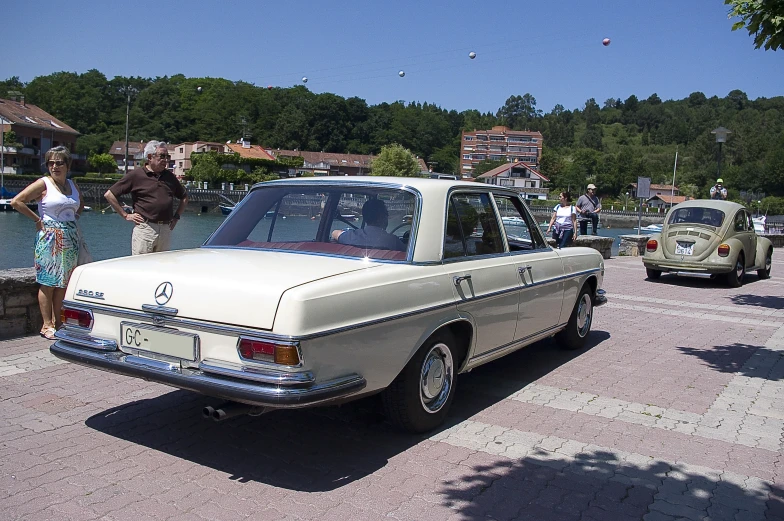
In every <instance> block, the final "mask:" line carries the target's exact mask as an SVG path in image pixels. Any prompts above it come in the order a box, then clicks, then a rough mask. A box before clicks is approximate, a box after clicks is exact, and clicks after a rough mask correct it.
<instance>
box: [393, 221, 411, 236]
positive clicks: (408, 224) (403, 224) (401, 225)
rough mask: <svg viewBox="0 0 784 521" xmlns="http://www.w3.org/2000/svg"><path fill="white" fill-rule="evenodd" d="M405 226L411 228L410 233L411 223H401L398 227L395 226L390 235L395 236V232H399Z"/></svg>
mask: <svg viewBox="0 0 784 521" xmlns="http://www.w3.org/2000/svg"><path fill="white" fill-rule="evenodd" d="M403 226H408V228H409V230H408V231H409V232H410V231H411V223H400V224H398V225H397V226H395V227H394V228H392V231H391V232H389V233H391V234H392V235H395V232H396V231H398V230H399V229H400V228H402V227H403Z"/></svg>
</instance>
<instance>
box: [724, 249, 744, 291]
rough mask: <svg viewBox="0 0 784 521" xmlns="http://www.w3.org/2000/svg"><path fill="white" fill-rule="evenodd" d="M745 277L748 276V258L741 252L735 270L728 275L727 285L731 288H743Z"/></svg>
mask: <svg viewBox="0 0 784 521" xmlns="http://www.w3.org/2000/svg"><path fill="white" fill-rule="evenodd" d="M744 275H746V257H744V256H743V252H741V253H739V254H738V258H737V259H736V260H735V269H733V270H732V271H731V272H729V273H727V285H729V287H731V288H739V287H741V285H742V284H743V276H744Z"/></svg>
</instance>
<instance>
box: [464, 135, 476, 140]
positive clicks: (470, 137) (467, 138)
mask: <svg viewBox="0 0 784 521" xmlns="http://www.w3.org/2000/svg"><path fill="white" fill-rule="evenodd" d="M464 139H465V140H466V141H473V140H474V136H464Z"/></svg>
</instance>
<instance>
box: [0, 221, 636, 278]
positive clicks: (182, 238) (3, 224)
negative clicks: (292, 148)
mask: <svg viewBox="0 0 784 521" xmlns="http://www.w3.org/2000/svg"><path fill="white" fill-rule="evenodd" d="M224 219H225V217H224V216H222V215H216V214H201V215H198V214H195V213H190V212H188V213H186V214H185V215H184V217H183V218H182V220H181V221H180V223H179V224H178V225H177V227H176V228H175V229H174V233H172V249H173V250H182V249H187V248H196V247H198V246H200V245H201V244H202V243H204V241H205V240H207V237H209V236H210V234H211V233H212V232H214V231H215V230H216V229H217V228H218V226H220V224H221V223H222V222H223V220H224ZM79 222H80V225H81V227H82V231H83V232H84V236H85V240H86V241H87V245H88V246H89V248H90V253H92V255H93V258H94V259H95V260H103V259H111V258H114V257H123V256H127V255H130V254H131V232H132V231H133V225H132V224H131V223H129V222H125V221H123V220H122V219H121V218H120V217H119V216H118V215H117V214H115V213H106V214H102V213H98V212H86V213H84V214H83V215H82V218H81V219H80V221H79ZM284 222H285V221H284ZM589 229H590V228H589ZM599 232H600V234H601V235H604V236H606V237H614V238H616V240H615V242H614V243H613V248H612V253H613V255H616V254H617V253H618V245H619V241H618V239H617V238H618V236H619V235H629V234H633V233H635V230H634V229H631V228H615V229H603V230H599ZM34 242H35V225H34V224H33V221H31V220H30V219H28V218H27V217H24V216H23V215H21V214H19V213H17V212H0V269H8V268H28V267H32V266H33V247H34Z"/></svg>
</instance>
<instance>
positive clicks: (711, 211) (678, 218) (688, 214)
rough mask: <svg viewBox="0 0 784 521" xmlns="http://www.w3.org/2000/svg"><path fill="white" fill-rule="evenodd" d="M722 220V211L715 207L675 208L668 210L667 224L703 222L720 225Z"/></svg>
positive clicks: (715, 225) (708, 224) (709, 224)
mask: <svg viewBox="0 0 784 521" xmlns="http://www.w3.org/2000/svg"><path fill="white" fill-rule="evenodd" d="M723 222H724V212H722V211H721V210H717V209H715V208H700V207H690V208H676V209H675V210H673V211H672V212H670V217H669V218H668V219H667V223H668V224H703V225H705V226H714V227H716V228H718V227H720V226H721V223H723Z"/></svg>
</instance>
